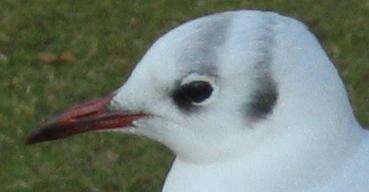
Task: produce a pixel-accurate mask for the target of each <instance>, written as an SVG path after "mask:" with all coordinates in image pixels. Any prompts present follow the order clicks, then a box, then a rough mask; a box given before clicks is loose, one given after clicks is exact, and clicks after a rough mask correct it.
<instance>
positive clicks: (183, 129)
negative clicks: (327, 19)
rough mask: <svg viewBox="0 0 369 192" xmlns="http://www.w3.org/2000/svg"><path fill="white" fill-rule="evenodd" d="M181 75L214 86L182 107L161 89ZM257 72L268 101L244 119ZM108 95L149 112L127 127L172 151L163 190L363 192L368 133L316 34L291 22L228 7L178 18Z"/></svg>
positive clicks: (368, 169)
mask: <svg viewBox="0 0 369 192" xmlns="http://www.w3.org/2000/svg"><path fill="white" fill-rule="evenodd" d="M191 74H197V75H198V76H201V78H208V79H213V81H214V82H215V84H216V86H217V89H218V91H217V94H215V95H212V96H211V97H212V102H211V103H208V104H207V105H204V106H201V108H200V109H196V110H194V111H191V112H183V111H181V110H180V109H178V107H176V106H175V104H174V103H173V102H172V100H171V99H170V98H169V96H168V93H169V92H170V90H172V89H175V86H176V81H181V80H183V79H184V78H186V77H187V76H189V75H191ZM264 78H271V79H273V81H274V82H275V85H276V88H277V90H278V99H277V102H276V104H275V106H274V108H273V111H272V112H271V113H270V114H268V115H266V117H261V118H260V119H255V118H249V117H247V113H245V112H246V111H247V103H250V102H252V101H251V99H252V95H253V91H255V90H257V89H258V86H263V82H261V83H260V81H263V79H264ZM115 101H116V102H117V103H119V104H120V105H122V106H125V107H126V108H127V106H131V108H130V109H131V110H137V109H138V110H143V111H147V112H150V113H152V114H155V117H153V118H151V119H144V120H139V121H137V122H136V124H135V125H136V128H132V129H136V130H135V131H136V133H138V134H141V135H145V136H148V137H150V138H152V139H155V140H157V141H159V142H161V143H163V144H165V145H166V146H168V147H169V148H170V149H172V150H173V151H174V152H175V154H176V155H177V158H176V160H175V162H174V164H173V165H172V168H171V170H170V172H169V175H168V177H167V179H166V182H165V186H164V190H163V191H165V192H182V191H183V192H191V191H201V192H206V191H209V192H210V191H211V192H215V191H218V192H223V191H224V192H226V191H227V192H229V191H232V192H266V191H268V192H282V191H283V192H288V191H291V192H292V191H308V192H332V191H350V192H354V191H355V192H366V191H369V137H368V132H367V131H365V130H364V129H362V128H361V127H360V125H359V124H358V123H357V120H356V119H355V117H354V115H353V112H352V109H351V106H350V103H349V100H348V96H347V94H346V91H345V88H344V85H343V83H342V81H341V80H340V78H339V75H338V74H337V71H336V69H335V68H334V66H333V64H332V63H331V61H330V60H329V58H328V57H327V55H326V54H325V52H324V51H323V49H322V48H321V46H320V44H319V43H318V41H317V39H316V38H315V37H314V36H313V35H312V33H311V32H309V30H308V29H307V28H306V27H305V26H304V25H303V24H302V23H300V22H298V21H296V20H294V19H291V18H288V17H284V16H280V15H278V14H275V13H271V12H260V11H234V12H225V13H220V14H215V15H211V16H206V17H202V18H199V19H196V20H193V21H190V22H188V23H185V24H184V25H181V26H179V27H178V28H176V29H173V30H172V31H170V32H169V33H168V34H166V35H164V36H163V37H161V38H160V39H159V40H158V41H157V42H156V43H155V44H154V45H153V46H152V47H151V49H150V50H149V51H148V52H147V54H146V55H145V56H144V58H143V59H142V60H141V61H140V63H139V64H138V65H137V67H136V69H135V70H134V71H133V73H132V76H131V77H130V78H129V80H128V82H127V83H126V84H125V85H124V86H123V87H122V88H121V89H120V92H118V95H117V96H116V97H115Z"/></svg>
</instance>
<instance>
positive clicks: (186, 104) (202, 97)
mask: <svg viewBox="0 0 369 192" xmlns="http://www.w3.org/2000/svg"><path fill="white" fill-rule="evenodd" d="M212 92H213V87H212V85H211V84H210V83H209V82H207V81H201V80H197V81H192V82H188V83H185V84H183V85H181V86H180V87H179V88H178V89H177V90H176V91H174V93H173V99H174V102H175V103H176V104H177V105H178V106H180V107H182V108H190V107H191V106H193V105H200V104H201V103H203V102H204V101H206V100H207V99H208V98H209V97H210V96H211V94H212Z"/></svg>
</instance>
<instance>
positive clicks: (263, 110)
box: [247, 77, 278, 120]
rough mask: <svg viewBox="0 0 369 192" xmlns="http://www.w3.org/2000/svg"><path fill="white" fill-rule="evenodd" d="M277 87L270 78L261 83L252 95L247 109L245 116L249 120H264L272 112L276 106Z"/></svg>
mask: <svg viewBox="0 0 369 192" xmlns="http://www.w3.org/2000/svg"><path fill="white" fill-rule="evenodd" d="M277 100H278V90H277V85H276V83H275V82H274V81H273V79H271V78H270V77H267V78H266V79H264V80H262V81H261V84H260V87H259V88H258V89H256V90H255V92H254V93H253V95H252V101H251V103H249V104H248V107H247V116H248V117H250V118H251V119H256V120H258V119H264V118H266V117H267V116H268V115H269V114H271V113H272V112H273V109H274V106H275V105H276V104H277Z"/></svg>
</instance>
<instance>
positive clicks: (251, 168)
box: [163, 124, 367, 192]
mask: <svg viewBox="0 0 369 192" xmlns="http://www.w3.org/2000/svg"><path fill="white" fill-rule="evenodd" d="M343 130H344V129H343ZM343 130H342V131H343ZM348 130H349V131H348ZM309 134H310V133H306V134H305V135H302V134H290V135H284V136H282V137H279V138H278V139H276V140H270V141H267V142H266V143H265V144H264V145H263V146H260V148H258V149H257V150H255V151H253V152H252V153H249V154H244V155H243V156H241V157H239V158H235V159H229V160H227V161H224V162H214V163H204V164H201V163H191V162H189V161H185V160H182V159H180V158H177V159H176V160H175V162H174V163H173V165H172V169H171V170H170V173H169V175H168V177H167V180H166V183H165V186H164V190H163V191H164V192H181V191H187V192H191V191H219V192H222V191H234V192H238V191H240V192H241V191H243V192H244V191H250V192H259V191H260V192H261V191H302V190H301V189H306V188H309V187H310V188H311V187H314V185H319V184H321V183H325V182H328V181H329V180H330V179H331V177H332V176H334V175H335V173H336V171H337V170H339V169H340V167H342V166H343V164H345V163H346V161H347V158H350V157H352V156H353V155H354V154H355V153H356V151H357V150H358V146H359V145H360V143H361V141H362V140H363V138H364V137H365V136H366V137H367V133H364V131H363V130H362V129H361V127H360V126H359V125H357V124H355V126H354V127H351V128H348V129H347V132H346V133H344V134H343V133H333V134H337V135H334V137H332V138H329V136H327V137H326V138H324V137H319V136H317V137H315V136H314V135H309ZM314 139H317V140H314ZM287 141H288V142H287ZM276 188H278V189H279V190H276ZM284 189H285V190H284Z"/></svg>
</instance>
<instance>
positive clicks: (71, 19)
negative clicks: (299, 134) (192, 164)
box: [0, 0, 369, 192]
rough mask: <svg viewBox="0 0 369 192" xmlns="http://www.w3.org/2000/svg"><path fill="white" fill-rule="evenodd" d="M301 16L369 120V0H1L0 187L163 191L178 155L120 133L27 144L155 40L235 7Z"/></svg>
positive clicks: (117, 81) (116, 82) (124, 71)
mask: <svg viewBox="0 0 369 192" xmlns="http://www.w3.org/2000/svg"><path fill="white" fill-rule="evenodd" d="M241 8H242V9H262V10H273V11H277V12H279V13H282V14H284V15H289V16H293V17H295V18H298V19H300V20H302V21H304V22H305V23H306V24H308V25H309V27H310V28H311V30H312V31H313V32H314V33H315V34H317V35H318V37H319V39H320V40H321V41H322V43H323V46H324V47H325V49H326V50H327V51H328V53H329V55H330V57H331V58H332V59H333V60H334V62H335V63H336V66H337V67H338V69H339V70H340V72H341V75H342V77H343V79H344V80H345V83H346V86H347V89H348V90H349V93H350V96H351V101H352V103H353V106H354V109H355V112H356V115H357V117H358V118H359V120H360V122H361V123H362V124H363V125H369V118H368V117H369V89H368V87H369V51H368V47H369V46H368V44H369V25H368V23H369V1H367V0H353V1H345V0H335V1H333V0H327V1H318V0H315V1H314V0H300V1H288V0H272V1H264V0H261V1H257V0H253V1H251V0H250V1H219V0H209V1H170V0H156V1H154V0H139V1H113V0H100V1H98V0H96V1H92V0H85V1H74V0H64V1H56V0H55V1H54V0H34V1H28V0H0V190H1V191H17V192H18V191H20V192H21V191H91V192H97V191H126V192H133V191H135V192H136V191H160V189H161V187H162V183H163V181H164V178H165V175H166V172H167V171H168V169H169V167H170V163H171V161H172V159H173V155H172V154H171V153H170V152H169V151H168V150H167V149H165V147H163V146H161V145H159V144H157V143H154V142H151V141H148V140H146V139H143V138H137V137H132V136H130V137H128V136H125V135H120V134H113V133H95V134H83V135H80V136H78V137H73V138H71V139H68V140H63V141H57V142H50V143H42V144H39V145H36V146H32V147H26V146H24V145H23V141H24V138H25V137H26V135H27V134H28V133H29V132H30V131H31V130H33V129H35V128H36V127H37V125H38V124H39V122H41V121H42V120H44V119H45V117H47V116H49V115H51V114H54V113H56V112H58V111H60V109H64V108H66V107H67V106H70V105H72V104H74V103H78V102H81V101H84V100H87V99H91V98H96V97H99V96H102V95H105V94H106V93H109V92H111V91H113V90H114V89H116V88H118V87H119V86H120V85H121V84H122V83H123V82H124V80H125V79H127V77H128V75H129V72H130V70H132V68H133V66H134V65H135V63H137V62H138V61H139V59H140V57H142V55H143V54H144V53H145V51H146V50H147V48H148V47H149V46H150V44H152V43H153V42H154V40H155V39H156V38H157V37H159V36H160V35H162V34H163V33H165V32H166V31H168V30H170V29H171V28H173V27H175V26H178V25H179V24H180V23H182V22H184V21H187V20H190V19H193V18H195V17H198V16H203V15H206V14H210V13H215V12H220V11H223V10H233V9H241Z"/></svg>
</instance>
